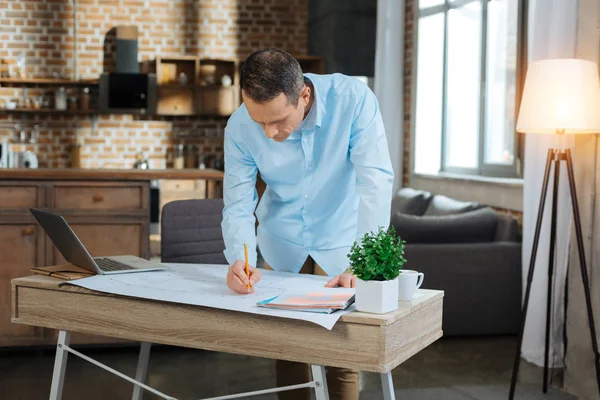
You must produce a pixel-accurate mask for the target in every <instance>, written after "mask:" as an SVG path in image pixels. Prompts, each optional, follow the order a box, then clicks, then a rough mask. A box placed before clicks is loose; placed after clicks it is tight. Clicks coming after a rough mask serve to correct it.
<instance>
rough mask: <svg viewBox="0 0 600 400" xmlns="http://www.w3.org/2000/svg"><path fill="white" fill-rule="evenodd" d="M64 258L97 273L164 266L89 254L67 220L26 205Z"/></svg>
mask: <svg viewBox="0 0 600 400" xmlns="http://www.w3.org/2000/svg"><path fill="white" fill-rule="evenodd" d="M29 211H31V213H32V214H33V216H34V218H35V219H36V220H37V222H39V224H40V225H41V226H42V228H44V231H46V234H47V235H48V237H49V238H50V240H52V243H54V245H55V246H56V248H57V249H58V251H60V254H62V255H63V257H64V258H65V260H67V261H68V262H70V263H71V264H74V265H77V266H78V267H81V268H85V269H87V270H89V271H92V272H95V273H97V274H100V275H108V274H123V273H129V272H146V271H158V270H164V269H166V268H167V267H166V266H164V265H162V264H160V263H156V262H151V261H148V260H145V259H143V258H140V257H136V256H132V255H123V256H106V257H92V256H91V255H90V253H89V252H88V251H87V249H86V248H85V246H84V245H83V243H81V241H80V240H79V238H78V237H77V235H76V234H75V232H73V230H72V229H71V227H70V226H69V224H68V223H67V221H66V220H65V219H64V218H63V217H62V216H60V215H58V214H54V213H51V212H48V211H42V210H38V209H35V208H30V209H29Z"/></svg>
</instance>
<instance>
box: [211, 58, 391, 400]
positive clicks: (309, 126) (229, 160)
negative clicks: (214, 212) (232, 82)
mask: <svg viewBox="0 0 600 400" xmlns="http://www.w3.org/2000/svg"><path fill="white" fill-rule="evenodd" d="M240 81H241V82H240V84H241V89H242V100H243V103H244V104H243V105H242V106H241V107H240V108H239V109H238V110H236V111H235V112H234V113H233V115H232V116H231V118H230V119H229V121H228V123H227V127H226V128H225V146H224V152H225V177H224V202H225V208H224V210H223V223H222V228H223V238H224V241H225V247H226V249H225V252H224V254H225V256H226V258H227V261H228V262H229V263H230V264H231V266H230V267H229V271H228V274H227V286H228V287H229V288H231V290H233V291H235V292H237V293H253V291H254V289H253V287H254V286H255V285H256V284H257V283H258V282H259V281H260V278H261V272H260V270H259V269H257V268H255V266H256V258H257V252H256V236H255V222H256V221H255V217H254V213H255V207H256V204H257V200H258V196H257V193H256V190H255V184H256V175H257V172H260V176H261V178H262V179H263V180H264V182H265V183H266V185H267V187H266V190H265V192H264V194H263V197H262V199H261V201H260V204H259V205H258V208H256V216H257V218H258V222H259V225H258V245H259V246H260V251H261V254H262V256H263V257H264V260H265V264H266V265H265V267H266V268H268V269H273V270H276V271H287V272H294V273H314V274H319V275H328V276H334V278H332V279H331V280H330V281H329V282H328V283H327V286H329V287H336V286H343V287H354V286H355V282H356V277H353V276H352V275H351V274H348V273H344V271H345V270H346V269H347V267H348V258H347V255H348V253H349V252H350V248H351V246H352V244H353V243H354V241H355V240H360V238H362V236H363V235H364V234H365V233H366V232H371V231H376V230H377V229H378V227H379V226H382V227H384V228H387V227H388V224H389V220H390V207H391V197H392V183H393V178H394V174H393V171H392V166H391V161H390V156H389V151H388V146H387V140H386V136H385V130H384V127H383V122H382V119H381V114H380V112H379V107H378V103H377V99H376V98H375V96H374V94H373V93H372V92H371V91H370V89H369V88H368V87H367V86H366V85H365V84H364V83H362V82H360V81H358V80H357V79H355V78H352V77H347V76H344V75H341V74H333V75H315V74H304V75H303V73H302V70H301V68H300V65H299V63H298V61H297V60H296V59H294V58H293V57H292V56H290V55H289V54H288V53H286V52H284V51H282V50H279V49H273V48H269V49H263V50H259V51H256V52H254V53H253V54H251V55H250V56H249V57H248V58H247V59H246V61H245V63H244V65H243V68H242V70H241V77H240ZM400 111H401V110H398V112H400ZM244 243H247V245H248V254H249V264H250V265H251V266H252V267H251V268H250V279H249V280H248V278H247V276H246V273H245V269H244ZM247 283H250V285H251V288H250V289H248V288H247V286H246V285H247ZM327 379H328V386H329V392H330V396H331V398H332V399H336V398H339V399H345V400H346V399H348V400H350V399H358V392H359V382H358V372H357V371H352V370H348V369H334V368H330V369H329V370H328V373H327ZM309 380H310V373H309V368H308V366H307V365H305V364H298V363H290V362H283V361H279V362H278V363H277V384H278V386H283V385H292V384H297V383H304V382H308V381H309ZM309 393H310V391H309V390H308V389H302V390H296V391H290V392H284V393H282V394H280V398H290V399H291V398H298V399H300V398H302V399H308V398H310V396H309Z"/></svg>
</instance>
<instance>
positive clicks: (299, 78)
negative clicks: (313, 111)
mask: <svg viewBox="0 0 600 400" xmlns="http://www.w3.org/2000/svg"><path fill="white" fill-rule="evenodd" d="M240 84H241V88H242V90H243V91H244V93H245V94H246V96H248V97H250V98H251V99H252V100H254V101H256V102H257V103H263V102H266V101H269V100H271V99H274V98H275V97H277V96H279V94H280V93H283V94H285V95H286V96H287V98H288V100H289V101H290V103H292V104H293V105H294V106H297V105H298V99H299V98H300V91H301V90H302V86H303V85H304V75H303V74H302V68H300V64H299V63H298V60H296V59H295V58H294V57H292V56H291V55H290V54H288V53H286V52H285V51H283V50H281V49H277V48H272V47H270V48H266V49H262V50H257V51H255V52H254V53H252V54H250V56H248V58H247V59H246V60H245V61H244V63H243V65H242V68H241V71H240Z"/></svg>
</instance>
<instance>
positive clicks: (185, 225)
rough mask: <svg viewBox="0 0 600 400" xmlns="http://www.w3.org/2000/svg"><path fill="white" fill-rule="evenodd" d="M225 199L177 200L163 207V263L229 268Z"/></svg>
mask: <svg viewBox="0 0 600 400" xmlns="http://www.w3.org/2000/svg"><path fill="white" fill-rule="evenodd" d="M222 213H223V200H222V199H202V200H196V199H194V200H176V201H171V202H169V203H167V204H165V205H164V206H163V209H162V218H161V233H160V235H161V260H162V262H167V263H169V262H172V263H198V264H227V260H226V258H225V255H224V254H223V250H225V243H224V241H223V234H222V231H221V221H222V219H223V214H222Z"/></svg>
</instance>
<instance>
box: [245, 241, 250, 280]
mask: <svg viewBox="0 0 600 400" xmlns="http://www.w3.org/2000/svg"><path fill="white" fill-rule="evenodd" d="M244 258H245V259H246V276H248V284H247V285H246V287H247V288H248V289H250V271H249V270H248V246H246V243H244Z"/></svg>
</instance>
